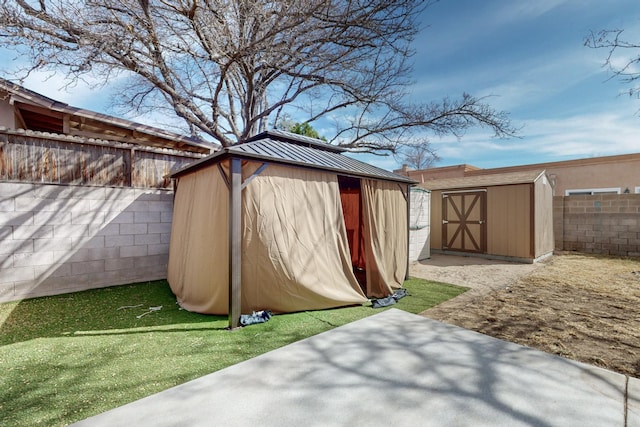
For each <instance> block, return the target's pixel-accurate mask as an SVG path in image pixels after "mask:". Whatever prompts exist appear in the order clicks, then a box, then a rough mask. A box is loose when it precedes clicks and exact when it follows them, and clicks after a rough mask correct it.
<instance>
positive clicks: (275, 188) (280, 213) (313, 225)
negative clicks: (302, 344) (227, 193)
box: [242, 164, 366, 312]
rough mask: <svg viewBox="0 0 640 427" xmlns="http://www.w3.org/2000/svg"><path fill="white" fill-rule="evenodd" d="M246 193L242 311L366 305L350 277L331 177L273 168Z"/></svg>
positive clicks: (337, 195) (335, 186)
mask: <svg viewBox="0 0 640 427" xmlns="http://www.w3.org/2000/svg"><path fill="white" fill-rule="evenodd" d="M243 193H244V194H243V219H244V226H243V254H242V256H243V260H242V307H243V309H242V310H243V312H250V311H251V310H262V309H269V310H271V311H273V312H292V311H302V310H316V309H324V308H331V307H339V306H345V305H350V304H360V303H363V302H365V301H366V297H365V296H364V294H363V292H362V290H361V289H360V286H359V285H358V283H357V281H356V278H355V276H354V274H353V271H352V266H351V255H350V253H349V246H348V242H347V234H346V228H345V225H344V219H343V216H342V208H341V204H340V191H339V188H338V180H337V177H336V176H335V175H334V174H331V173H324V172H319V171H313V170H308V169H301V168H290V167H283V166H278V165H273V164H272V165H269V166H268V167H267V168H266V169H265V170H264V171H263V172H262V173H261V174H260V175H259V176H257V177H256V178H255V179H254V180H253V181H251V183H250V184H249V185H248V186H247V187H246V188H245V189H244V191H243Z"/></svg>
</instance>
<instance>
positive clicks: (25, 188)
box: [0, 182, 34, 197]
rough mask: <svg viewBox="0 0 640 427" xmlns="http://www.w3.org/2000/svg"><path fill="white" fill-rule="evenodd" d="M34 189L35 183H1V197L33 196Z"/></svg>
mask: <svg viewBox="0 0 640 427" xmlns="http://www.w3.org/2000/svg"><path fill="white" fill-rule="evenodd" d="M33 191H34V184H24V183H18V182H2V183H0V197H7V196H8V197H16V196H18V197H31V196H32V193H33Z"/></svg>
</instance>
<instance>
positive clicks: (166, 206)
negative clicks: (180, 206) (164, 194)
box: [149, 201, 173, 212]
mask: <svg viewBox="0 0 640 427" xmlns="http://www.w3.org/2000/svg"><path fill="white" fill-rule="evenodd" d="M172 210H173V202H171V201H168V202H167V201H157V202H149V211H151V212H170V211H172Z"/></svg>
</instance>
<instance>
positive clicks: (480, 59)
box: [0, 0, 640, 169]
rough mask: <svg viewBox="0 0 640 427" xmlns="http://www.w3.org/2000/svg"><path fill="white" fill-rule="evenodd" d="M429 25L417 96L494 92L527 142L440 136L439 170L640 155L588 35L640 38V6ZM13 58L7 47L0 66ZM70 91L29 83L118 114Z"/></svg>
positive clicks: (456, 2) (421, 40)
mask: <svg viewBox="0 0 640 427" xmlns="http://www.w3.org/2000/svg"><path fill="white" fill-rule="evenodd" d="M421 25H422V27H421V28H422V29H421V31H420V33H419V35H418V36H417V38H416V41H415V48H416V50H417V52H416V55H415V57H414V61H415V65H414V79H415V85H414V87H413V88H412V90H411V96H413V97H414V98H415V99H416V100H418V101H424V100H427V101H428V100H439V99H441V98H443V97H445V96H451V97H457V96H460V95H461V94H462V92H468V93H470V94H472V95H474V96H477V97H481V96H489V97H490V98H489V99H488V101H489V103H490V104H491V105H492V106H493V107H494V108H496V109H498V110H505V111H508V112H509V113H510V117H511V119H512V121H513V124H514V125H515V126H517V127H522V130H521V131H520V133H521V138H519V139H507V140H500V139H495V138H493V137H492V133H491V132H489V131H486V130H482V129H470V130H469V131H468V132H467V133H466V135H465V136H464V137H462V138H461V139H457V138H455V137H445V138H439V137H433V138H432V139H431V142H432V145H433V147H434V148H435V149H436V150H437V152H438V154H439V155H440V157H441V158H442V160H441V161H440V162H439V163H438V164H436V166H447V165H454V164H461V163H467V164H472V165H475V166H479V167H500V166H510V165H518V164H527V163H538V162H548V161H558V160H568V159H575V158H584V157H594V156H606V155H614V154H625V153H634V152H640V138H639V132H638V130H639V129H640V114H638V112H639V110H640V100H638V99H634V98H630V97H629V96H625V95H620V94H621V92H623V91H624V90H625V88H626V86H625V85H624V84H622V83H620V82H619V81H617V80H609V79H608V78H609V77H610V76H611V74H610V72H608V71H607V69H606V68H604V67H603V64H604V60H605V58H606V55H607V52H606V51H604V50H594V49H589V48H587V47H584V39H585V37H586V35H587V34H588V32H589V31H590V30H599V29H616V28H622V29H625V35H626V36H628V38H630V39H633V40H636V41H640V1H638V0H607V1H602V0H535V1H534V0H441V1H440V2H438V3H435V4H433V5H432V6H430V7H429V8H428V9H427V10H426V11H425V13H424V15H423V17H422V22H421ZM637 53H640V52H636V54H637ZM10 58H11V54H9V55H7V54H6V53H4V54H3V53H2V51H0V61H8V60H10ZM615 60H616V61H617V62H619V63H622V62H623V61H624V60H625V58H624V57H622V56H621V57H617V58H615ZM5 64H6V63H5ZM62 85H63V80H62V78H61V77H60V76H54V77H53V78H51V79H49V80H47V81H44V76H43V75H38V74H36V75H34V76H32V77H31V78H29V79H28V80H27V81H26V83H25V86H26V87H28V88H29V89H31V90H34V91H36V92H39V93H42V94H44V95H46V96H49V97H51V98H54V99H57V100H60V101H63V102H67V103H69V104H71V105H73V106H77V107H82V108H87V109H91V110H96V111H102V112H106V113H112V112H110V111H108V110H107V95H106V93H105V92H104V91H102V92H101V91H97V92H96V91H93V92H92V91H90V90H89V89H88V87H86V86H85V85H82V84H81V85H78V86H76V87H73V88H70V89H67V90H66V91H65V90H61V87H62ZM107 90H108V88H107ZM136 120H139V121H144V119H141V118H136ZM357 157H358V158H360V159H363V160H365V161H369V162H372V163H374V164H376V165H378V166H380V167H383V168H385V169H394V168H397V167H399V166H400V165H399V164H398V163H397V162H396V161H395V160H394V159H393V158H392V157H378V156H357Z"/></svg>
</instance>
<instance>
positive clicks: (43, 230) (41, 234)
mask: <svg viewBox="0 0 640 427" xmlns="http://www.w3.org/2000/svg"><path fill="white" fill-rule="evenodd" d="M53 230H54V226H52V225H16V226H14V227H13V238H14V239H15V240H24V239H50V238H52V237H53V232H54V231H53Z"/></svg>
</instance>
